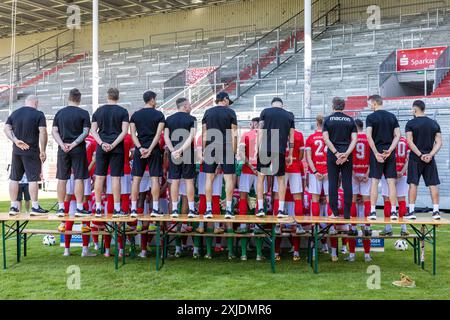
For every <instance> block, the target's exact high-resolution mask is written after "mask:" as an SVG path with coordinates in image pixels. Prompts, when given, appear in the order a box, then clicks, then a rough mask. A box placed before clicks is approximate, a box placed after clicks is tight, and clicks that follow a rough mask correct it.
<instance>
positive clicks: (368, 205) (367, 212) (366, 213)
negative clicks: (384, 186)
mask: <svg viewBox="0 0 450 320" xmlns="http://www.w3.org/2000/svg"><path fill="white" fill-rule="evenodd" d="M370 210H371V203H370V201H364V216H365V217H366V218H367V217H368V216H369V215H370Z"/></svg>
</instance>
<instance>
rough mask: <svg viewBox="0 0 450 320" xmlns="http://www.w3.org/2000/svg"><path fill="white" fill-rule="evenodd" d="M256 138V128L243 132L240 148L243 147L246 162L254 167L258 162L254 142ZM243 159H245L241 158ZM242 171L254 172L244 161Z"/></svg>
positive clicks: (246, 172)
mask: <svg viewBox="0 0 450 320" xmlns="http://www.w3.org/2000/svg"><path fill="white" fill-rule="evenodd" d="M257 138H258V131H257V130H250V131H249V132H247V133H244V134H243V135H242V138H241V143H240V145H241V148H242V147H245V157H246V158H247V159H248V162H249V163H250V164H251V165H252V166H253V167H254V168H255V169H256V166H257V164H258V158H257V152H256V151H257V150H256V143H257ZM242 160H245V159H242ZM242 173H245V174H254V173H253V171H252V170H251V169H250V167H249V166H248V165H247V164H245V163H244V165H243V166H242Z"/></svg>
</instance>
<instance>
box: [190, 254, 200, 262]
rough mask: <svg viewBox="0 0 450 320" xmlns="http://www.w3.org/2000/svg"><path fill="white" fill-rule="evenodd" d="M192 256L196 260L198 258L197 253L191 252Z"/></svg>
mask: <svg viewBox="0 0 450 320" xmlns="http://www.w3.org/2000/svg"><path fill="white" fill-rule="evenodd" d="M192 258H193V259H195V260H198V259H199V258H200V255H199V254H198V253H193V254H192Z"/></svg>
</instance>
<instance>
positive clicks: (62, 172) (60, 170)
mask: <svg viewBox="0 0 450 320" xmlns="http://www.w3.org/2000/svg"><path fill="white" fill-rule="evenodd" d="M56 167H57V168H56V179H58V180H69V179H70V175H71V174H72V173H73V175H74V177H75V179H76V180H84V179H88V178H89V170H88V162H87V157H86V152H77V153H70V152H69V153H64V152H58V162H57V166H56Z"/></svg>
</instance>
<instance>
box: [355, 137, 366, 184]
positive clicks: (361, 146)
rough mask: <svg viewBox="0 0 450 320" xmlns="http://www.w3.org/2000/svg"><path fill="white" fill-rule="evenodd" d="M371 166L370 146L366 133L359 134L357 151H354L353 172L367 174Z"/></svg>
mask: <svg viewBox="0 0 450 320" xmlns="http://www.w3.org/2000/svg"><path fill="white" fill-rule="evenodd" d="M369 165H370V146H369V141H368V140H367V136H366V134H365V133H358V141H357V142H356V147H355V151H353V171H354V172H355V173H356V174H361V175H362V174H366V173H367V171H368V170H369Z"/></svg>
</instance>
